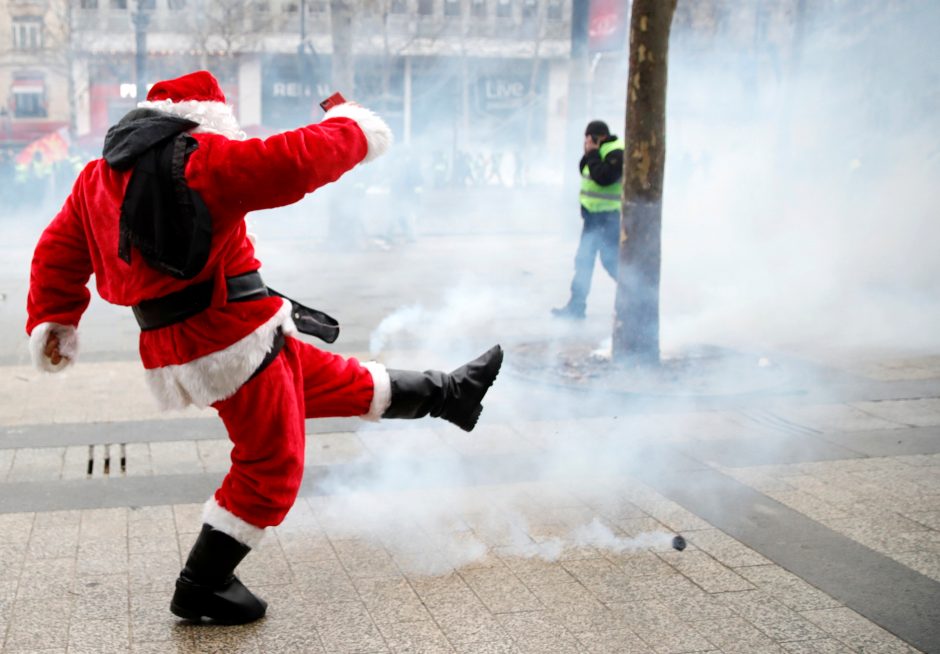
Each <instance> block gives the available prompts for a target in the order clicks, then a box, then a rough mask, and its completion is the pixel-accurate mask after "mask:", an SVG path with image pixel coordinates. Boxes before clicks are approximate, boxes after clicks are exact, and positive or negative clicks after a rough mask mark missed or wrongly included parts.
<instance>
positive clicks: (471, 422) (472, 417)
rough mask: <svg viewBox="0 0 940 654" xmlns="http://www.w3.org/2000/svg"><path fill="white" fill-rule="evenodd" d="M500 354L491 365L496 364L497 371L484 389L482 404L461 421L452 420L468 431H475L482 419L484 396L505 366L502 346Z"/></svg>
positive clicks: (481, 398)
mask: <svg viewBox="0 0 940 654" xmlns="http://www.w3.org/2000/svg"><path fill="white" fill-rule="evenodd" d="M497 347H498V346H497ZM498 354H499V356H498V357H496V358H495V359H494V362H495V364H491V365H495V366H496V371H495V372H494V373H493V378H492V379H491V380H490V382H489V383H488V384H487V385H486V388H484V389H483V395H482V396H481V397H480V401H481V404H478V405H477V407H476V408H475V409H474V410H473V411H471V412H470V414H469V415H467V416H465V417H462V419H461V420H460V422H454V421H453V420H451V422H453V423H454V424H455V425H457V426H458V427H460V428H461V429H463V430H464V431H467V432H469V431H473V428H474V427H476V426H477V422H478V421H479V420H480V414H482V413H483V404H482V401H483V397H485V396H486V394H487V393H488V392H489V390H490V387H491V386H492V385H493V382H495V381H496V378H497V377H499V371H500V370H501V369H502V367H503V356H504V352H503V348H501V347H500V348H499V352H498Z"/></svg>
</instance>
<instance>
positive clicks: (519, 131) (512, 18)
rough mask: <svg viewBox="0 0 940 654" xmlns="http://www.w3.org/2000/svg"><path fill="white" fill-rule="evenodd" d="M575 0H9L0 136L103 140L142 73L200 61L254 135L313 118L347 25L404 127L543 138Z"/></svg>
mask: <svg viewBox="0 0 940 654" xmlns="http://www.w3.org/2000/svg"><path fill="white" fill-rule="evenodd" d="M571 2H572V0H358V1H357V0H340V2H337V0H333V2H328V1H327V0H253V1H245V0H6V2H5V3H4V5H3V8H0V53H2V60H0V99H2V101H3V102H2V106H3V114H2V121H3V122H2V125H0V147H6V148H16V147H21V146H22V145H23V144H25V143H28V142H29V141H30V140H32V139H34V138H36V137H37V136H38V135H41V134H42V133H44V132H50V131H55V130H58V129H61V128H63V127H65V128H68V130H69V132H70V134H71V135H72V137H73V138H74V139H76V140H77V141H79V142H89V143H91V142H94V141H97V142H99V143H100V139H101V137H102V136H103V134H104V133H105V132H106V130H107V128H108V127H109V126H110V125H111V124H113V123H114V122H115V121H116V120H117V119H119V118H120V116H121V115H123V114H124V113H125V112H126V111H127V110H128V109H130V108H131V107H133V106H134V104H135V103H136V102H137V101H138V86H137V83H138V79H137V77H138V74H140V75H141V76H142V77H143V79H142V80H141V81H142V82H143V84H144V86H148V85H150V84H152V83H154V82H155V81H158V80H160V79H165V78H168V77H173V76H176V75H180V74H183V73H185V72H188V71H191V70H194V69H198V68H206V69H209V70H211V71H212V72H213V73H214V74H215V75H216V76H217V77H218V78H219V80H220V82H221V84H222V87H223V90H224V91H225V93H226V97H227V98H228V99H229V102H230V103H231V104H232V105H233V107H234V109H235V111H236V115H237V116H238V118H239V120H240V122H241V124H242V125H243V126H244V127H245V128H246V130H247V131H248V132H249V133H250V134H251V133H261V134H263V133H268V132H271V131H277V130H280V129H284V128H289V127H293V126H296V125H298V124H301V123H303V122H310V121H315V120H318V119H319V117H320V116H321V115H322V112H321V111H320V109H319V107H318V102H319V100H321V99H322V98H324V97H326V96H327V95H329V94H330V93H331V92H332V91H334V90H337V89H336V88H334V86H335V85H334V84H333V82H332V79H333V77H334V70H335V68H336V65H335V64H336V63H337V62H334V61H333V55H334V47H333V44H334V40H342V39H345V40H347V41H348V43H350V46H349V48H348V50H346V52H351V57H352V70H353V88H343V89H339V90H341V91H342V92H343V93H345V94H346V95H347V96H348V97H350V98H355V99H356V100H357V101H359V102H361V103H362V104H364V105H366V106H369V107H372V108H375V109H376V110H377V111H379V112H381V113H382V115H383V116H384V117H386V118H387V119H388V121H389V123H390V124H391V126H392V128H393V131H394V132H395V133H396V136H397V137H398V138H399V140H400V141H404V142H411V141H420V140H422V139H430V140H434V141H437V142H440V143H442V144H448V145H449V146H454V147H456V146H459V147H470V146H472V145H474V144H486V143H498V142H501V143H506V142H511V143H517V144H524V143H532V142H536V141H538V142H545V140H546V139H547V138H548V136H549V135H550V134H552V133H559V132H560V131H561V130H563V129H564V120H565V97H566V91H567V84H568V80H567V69H568V66H567V62H568V58H569V52H570V31H571V25H570V15H571ZM337 4H345V6H346V7H347V8H348V10H349V14H350V16H351V21H350V22H349V23H348V24H347V25H346V27H345V28H343V27H339V28H337V27H336V26H335V25H334V22H335V21H333V20H332V19H333V16H332V15H331V14H332V12H333V10H334V8H335V6H336V5H337ZM331 5H332V6H331ZM344 29H345V31H344ZM622 55H623V52H621V53H618V54H617V56H618V58H621V59H622V58H623V56H622Z"/></svg>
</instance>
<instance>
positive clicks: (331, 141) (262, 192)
mask: <svg viewBox="0 0 940 654" xmlns="http://www.w3.org/2000/svg"><path fill="white" fill-rule="evenodd" d="M391 142H392V132H391V130H390V129H389V127H388V125H387V124H386V123H385V121H384V120H382V119H381V118H380V117H379V116H378V115H376V114H375V113H373V112H372V111H370V110H369V109H366V108H365V107H361V106H359V105H358V104H355V103H352V102H347V103H344V104H341V105H338V106H336V107H334V108H332V109H330V111H329V112H327V114H326V115H325V116H324V119H323V120H322V121H321V122H319V123H314V124H311V125H306V126H304V127H300V128H298V129H294V130H291V131H288V132H283V133H280V134H275V135H273V136H270V137H268V138H266V139H248V140H246V141H239V140H232V139H226V138H224V137H205V138H204V140H202V141H201V142H200V146H199V148H198V149H197V150H196V151H195V152H193V154H192V156H191V158H190V160H189V163H188V165H187V168H186V177H187V181H188V182H189V183H190V186H191V188H193V189H194V190H197V191H199V192H201V193H203V194H204V196H209V197H211V194H212V193H213V191H216V192H217V190H218V189H225V195H226V200H227V202H234V203H236V204H237V206H239V207H240V208H241V210H243V211H244V212H248V211H257V210H261V209H273V208H274V207H280V206H284V205H287V204H293V203H294V202H297V201H299V200H300V199H301V198H303V196H304V195H306V194H308V193H311V192H313V191H314V190H316V189H317V188H319V187H321V186H323V185H325V184H329V183H330V182H334V181H336V180H337V179H339V178H340V176H342V175H343V174H344V173H346V172H347V171H349V170H352V169H353V168H354V167H355V166H356V165H357V164H359V163H362V162H367V161H371V160H372V159H375V158H376V157H378V156H380V155H381V154H383V153H384V152H385V151H386V150H387V149H388V148H389V146H390V145H391Z"/></svg>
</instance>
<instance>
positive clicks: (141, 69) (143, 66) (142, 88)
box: [131, 0, 150, 102]
mask: <svg viewBox="0 0 940 654" xmlns="http://www.w3.org/2000/svg"><path fill="white" fill-rule="evenodd" d="M141 3H142V0H137V11H136V12H135V13H134V14H133V16H131V20H133V22H134V37H135V40H136V44H137V53H136V57H135V62H134V63H135V69H136V76H137V101H138V102H143V101H144V100H145V99H146V98H147V27H148V26H149V25H150V15H149V14H148V13H147V12H146V11H145V10H144V9H143V8H142V7H141Z"/></svg>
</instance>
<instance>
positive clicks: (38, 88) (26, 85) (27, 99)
mask: <svg viewBox="0 0 940 654" xmlns="http://www.w3.org/2000/svg"><path fill="white" fill-rule="evenodd" d="M12 91H13V115H14V116H15V117H16V118H45V117H46V87H45V84H43V82H42V80H41V79H15V80H13V88H12Z"/></svg>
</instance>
